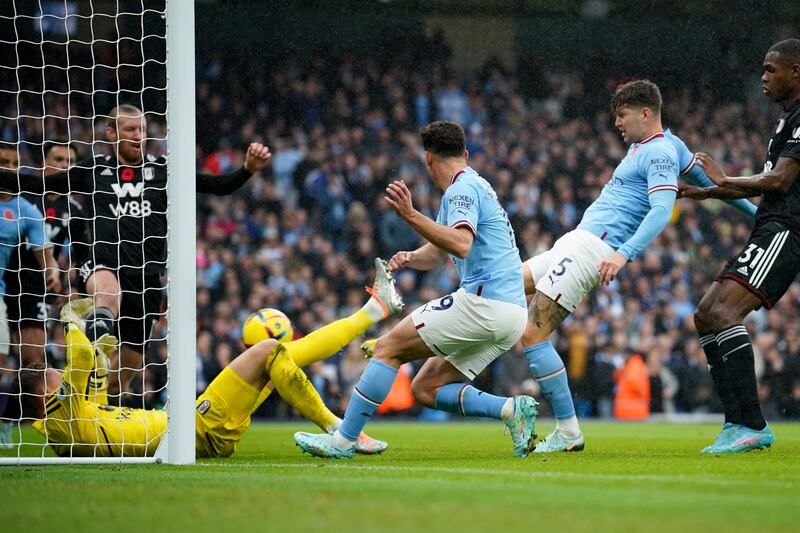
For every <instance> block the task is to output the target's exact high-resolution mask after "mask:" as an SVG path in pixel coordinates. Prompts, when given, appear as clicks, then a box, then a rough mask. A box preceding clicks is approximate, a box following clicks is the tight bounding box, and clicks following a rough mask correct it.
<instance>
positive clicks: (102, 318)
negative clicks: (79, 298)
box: [86, 307, 115, 342]
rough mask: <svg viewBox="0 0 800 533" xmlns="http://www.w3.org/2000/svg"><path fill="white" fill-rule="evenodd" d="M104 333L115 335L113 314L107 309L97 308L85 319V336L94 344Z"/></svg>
mask: <svg viewBox="0 0 800 533" xmlns="http://www.w3.org/2000/svg"><path fill="white" fill-rule="evenodd" d="M106 333H108V334H109V335H114V334H115V328H114V313H112V312H111V309H109V308H108V307H98V308H96V309H95V310H94V312H93V313H91V314H90V315H89V316H88V317H86V336H87V337H89V340H90V341H92V342H94V341H96V340H97V339H99V338H100V337H102V336H103V335H104V334H106Z"/></svg>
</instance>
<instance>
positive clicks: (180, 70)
mask: <svg viewBox="0 0 800 533" xmlns="http://www.w3.org/2000/svg"><path fill="white" fill-rule="evenodd" d="M9 1H10V2H11V3H12V4H14V16H13V18H14V20H13V22H14V23H15V24H16V23H17V22H18V20H17V19H18V18H22V17H24V18H26V19H28V20H27V21H25V24H39V25H40V26H42V25H43V24H44V18H43V17H41V16H40V19H41V20H38V21H37V20H36V17H33V16H30V14H26V15H17V10H16V6H17V5H22V3H21V2H20V0H9ZM17 2H20V4H17ZM95 2H96V3H97V4H98V5H99V4H102V5H103V6H104V8H106V9H109V6H112V8H113V6H116V10H117V16H119V15H126V16H131V15H133V16H135V15H136V14H137V13H140V14H142V16H144V14H145V13H149V14H150V15H153V14H154V13H157V14H159V15H160V16H162V17H165V18H166V126H167V132H168V133H167V135H166V152H167V172H168V184H167V191H168V209H167V220H168V229H167V245H168V255H167V278H166V279H167V285H166V288H167V297H168V307H167V332H168V333H167V336H166V340H167V346H168V356H167V361H166V368H167V377H166V381H167V384H166V390H167V395H166V396H167V398H168V401H167V402H166V405H165V409H166V411H167V413H168V419H169V423H168V430H167V433H166V434H165V436H164V437H163V438H162V440H161V442H160V444H159V447H158V450H157V452H156V453H155V455H154V456H152V457H54V456H52V457H51V456H48V455H47V454H45V453H44V451H43V448H42V451H40V452H38V453H37V454H36V456H34V457H30V456H23V455H24V454H22V453H16V455H13V454H10V453H5V454H2V456H0V465H31V464H33V465H36V464H108V463H114V464H119V463H132V464H142V463H170V464H193V463H194V462H195V405H194V404H195V392H196V370H195V366H196V338H195V320H196V318H195V317H196V293H195V291H196V274H195V249H196V243H195V229H196V228H195V220H196V211H195V206H196V200H195V175H196V168H195V83H194V76H195V52H194V49H195V46H194V1H193V0H165V4H163V5H164V6H165V7H164V8H163V9H164V10H165V11H164V12H162V11H160V9H161V8H159V10H158V11H156V10H153V9H150V7H151V2H148V0H141V1H140V2H136V4H138V9H136V11H137V13H124V12H123V11H122V10H123V9H124V8H125V6H129V5H131V2H127V3H126V2H119V1H116V0H110V1H109V0H92V1H78V2H76V1H75V0H58V1H57V2H54V1H52V0H39V1H38V2H25V4H26V5H31V4H37V3H38V4H39V13H43V12H44V8H43V6H49V8H52V7H53V6H55V7H56V8H58V9H60V7H59V4H60V5H63V6H64V13H63V15H60V14H59V13H55V14H53V13H50V14H48V19H47V21H48V23H50V24H53V23H54V24H61V25H63V26H64V28H67V27H68V25H69V23H70V20H72V21H75V20H76V18H77V19H78V20H79V21H80V23H83V22H85V21H86V20H88V19H91V18H92V17H94V16H95V6H94V5H93V4H94V3H95ZM70 4H72V5H80V7H81V9H82V10H83V12H82V13H81V14H80V15H78V16H77V17H76V18H72V19H71V18H70V17H75V15H74V14H70V13H69V5H70ZM1 15H2V14H1V13H0V16H1ZM101 16H102V17H110V15H108V14H103V15H101ZM4 18H6V19H8V18H10V17H4ZM88 23H89V24H90V25H91V24H92V22H91V21H89V22H88ZM113 23H114V24H117V22H116V20H114V21H113ZM142 25H144V23H143V22H142ZM143 27H144V26H143ZM142 31H143V30H142ZM65 33H66V40H67V43H69V40H70V38H71V37H70V35H69V33H70V30H68V29H65ZM42 36H43V39H44V33H42ZM92 37H93V40H92V44H94V28H92ZM14 38H15V37H14V35H11V36H10V37H9V36H2V37H0V40H5V41H3V42H4V43H6V44H8V43H9V39H11V40H12V41H13V39H14ZM126 38H127V37H126ZM17 39H18V43H19V39H20V38H19V37H17ZM98 41H100V40H98ZM43 42H44V41H43ZM106 42H107V41H106ZM27 44H31V43H27ZM81 44H86V43H81ZM67 48H68V46H67ZM67 55H69V54H67ZM42 58H44V53H42ZM92 59H94V51H93V52H92ZM17 60H18V61H19V57H18V58H17ZM118 60H119V64H120V66H122V63H123V59H122V58H119V59H118ZM67 61H69V58H67ZM148 61H149V60H144V61H143V63H142V65H141V68H142V79H144V68H145V66H146V64H147V62H148ZM67 65H68V66H69V63H67ZM127 66H130V65H127ZM56 68H63V67H56ZM93 71H94V67H92V72H93ZM67 77H68V78H69V76H67ZM42 78H43V79H44V74H43V75H42ZM18 79H19V78H18ZM117 81H118V83H119V77H118V79H117ZM3 89H8V87H6V88H3ZM81 89H83V90H85V91H88V90H89V89H88V88H83V87H81ZM16 90H17V93H18V94H19V93H20V92H24V91H25V88H24V87H17V88H16ZM37 90H38V88H34V89H33V91H29V92H34V93H35V92H36V91H37ZM118 90H120V91H122V90H123V87H122V86H121V85H120V86H119V87H118ZM162 90H163V88H162ZM91 91H92V94H93V93H94V91H95V86H94V82H92V87H91ZM45 92H46V89H42V97H41V99H42V103H43V105H44V101H45V95H44V93H45ZM101 92H102V91H101ZM8 93H13V91H9V90H4V91H2V94H3V96H4V97H5V96H8ZM87 94H88V93H87ZM117 100H119V96H117ZM17 101H19V97H18V98H17ZM107 111H108V110H107V109H97V110H96V112H97V113H100V114H102V113H106V112H107ZM143 111H145V113H147V112H148V110H147V109H144V110H143ZM70 113H71V112H70ZM35 114H36V113H33V115H35ZM23 115H24V113H23V111H22V110H18V115H17V118H16V120H17V121H20V120H21V117H22V116H23ZM2 118H3V119H9V117H2ZM26 118H34V117H26ZM59 118H63V117H59ZM78 118H79V119H87V118H88V117H78ZM95 118H97V119H99V117H95ZM67 120H69V117H67ZM42 123H44V117H42ZM21 129H22V127H21V126H19V127H18V130H19V131H21ZM94 129H95V130H97V128H96V127H95V128H94ZM70 140H72V139H71V138H70ZM18 144H19V143H18ZM20 150H21V148H19V147H18V153H19V152H20ZM145 176H147V175H146V174H145ZM0 275H2V272H0ZM0 298H2V296H0ZM21 433H22V432H21V431H20V430H19V428H17V429H16V430H15V431H14V435H15V436H16V435H19V434H21ZM17 449H18V450H19V449H22V448H21V446H20V447H17ZM7 451H8V450H6V452H7Z"/></svg>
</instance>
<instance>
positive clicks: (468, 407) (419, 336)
mask: <svg viewBox="0 0 800 533" xmlns="http://www.w3.org/2000/svg"><path fill="white" fill-rule="evenodd" d="M421 137H422V146H423V148H424V149H425V163H426V166H427V169H428V172H429V174H430V175H431V177H432V178H433V182H434V184H435V185H436V186H437V187H438V188H440V189H441V190H442V191H443V192H444V194H443V196H442V201H441V207H440V208H439V215H438V216H437V217H436V221H435V222H434V221H433V220H431V219H429V218H427V217H426V216H425V215H423V214H422V213H420V212H419V211H417V210H416V209H414V207H413V205H412V201H411V193H410V191H409V190H408V188H407V187H406V185H405V183H403V182H402V181H395V182H393V183H391V184H390V185H389V187H387V189H386V192H387V195H388V196H387V201H388V202H389V204H390V205H391V206H392V208H394V210H395V212H397V214H398V216H400V218H402V219H403V220H405V221H406V222H407V223H408V224H409V225H410V226H411V227H412V228H414V230H416V231H417V233H419V234H420V235H421V236H423V237H424V238H425V239H427V241H428V242H427V243H426V244H425V245H423V246H422V247H420V248H418V249H416V250H414V251H411V252H407V251H403V252H398V253H396V254H395V255H394V257H392V259H391V260H390V261H389V268H390V269H391V270H398V269H400V268H405V267H407V268H413V269H416V270H430V269H432V268H434V267H435V266H437V265H439V264H441V263H442V262H444V261H447V258H448V256H449V257H450V259H451V260H452V261H453V263H454V264H455V266H456V270H458V275H459V278H460V283H459V289H458V290H457V291H456V292H454V293H452V294H449V295H447V296H445V297H443V298H437V299H435V300H432V301H430V302H428V303H426V304H425V305H423V306H421V307H418V308H417V309H416V310H414V312H412V313H411V314H410V315H408V316H406V317H405V318H404V319H403V320H402V321H401V322H400V323H399V324H397V325H396V326H395V327H394V328H392V330H391V331H390V332H389V333H387V334H386V335H384V336H383V337H381V338H379V339H378V342H377V344H376V345H375V350H374V352H373V357H372V359H371V360H370V362H369V364H368V365H367V368H366V369H365V370H364V373H363V374H362V375H361V378H360V379H359V381H358V384H357V385H356V387H355V390H354V391H353V394H352V396H351V397H350V403H349V405H348V406H347V411H346V412H345V415H344V421H343V422H342V425H341V427H340V428H339V429H338V430H337V431H336V432H335V433H333V434H311V433H303V432H299V433H296V434H295V442H296V443H297V444H298V446H300V447H301V448H302V449H303V450H304V451H307V452H310V453H312V454H314V455H317V456H320V457H331V458H349V457H352V456H353V454H354V453H355V447H356V442H357V438H358V435H359V434H360V433H361V431H362V429H363V428H364V425H365V424H366V423H367V421H368V420H369V418H370V416H372V414H373V413H374V412H375V410H376V409H377V408H378V406H379V405H380V404H381V403H382V402H383V401H384V400H385V399H386V396H387V395H388V394H389V390H390V389H391V388H392V384H393V383H394V380H395V377H396V376H397V370H398V368H399V367H400V365H402V364H403V363H407V362H409V361H415V360H417V359H427V361H425V364H424V365H423V366H422V368H421V369H420V371H419V373H418V374H417V375H416V377H415V378H414V381H413V382H412V384H411V390H412V392H413V393H414V398H415V399H416V400H417V402H419V403H420V404H422V405H424V406H426V407H432V408H435V409H439V410H443V411H448V412H450V413H461V414H462V415H464V416H484V417H491V418H495V419H497V420H502V421H503V422H504V423H505V425H506V426H507V427H508V428H509V430H510V431H511V437H512V439H513V441H514V455H516V456H518V457H525V456H527V455H528V453H529V452H530V449H531V447H532V445H533V439H534V438H535V435H534V423H535V419H536V407H535V405H536V401H535V400H534V399H533V398H531V397H530V396H515V397H513V398H506V397H500V396H494V395H492V394H488V393H486V392H483V391H479V390H478V389H476V388H475V387H473V386H471V385H469V384H467V383H464V381H465V380H466V381H472V380H473V379H475V378H476V377H478V374H480V373H481V371H483V369H484V368H486V366H488V365H489V363H491V362H492V361H494V360H495V359H496V358H497V357H499V356H500V355H502V354H503V353H504V352H506V351H507V350H509V349H510V348H511V347H512V346H513V345H514V344H516V342H517V341H518V340H519V336H520V335H521V334H522V331H523V329H524V328H525V323H526V313H525V308H526V301H525V294H524V292H523V286H522V274H521V272H520V269H521V262H520V259H519V250H517V246H516V243H515V240H514V231H513V230H512V229H511V224H510V223H509V221H508V217H507V216H506V212H505V211H504V210H503V207H502V206H501V205H500V202H499V201H498V200H497V195H496V194H495V192H494V190H492V187H491V185H489V183H488V182H487V181H486V180H485V179H483V178H482V177H481V176H480V175H478V173H477V172H475V170H473V169H472V168H470V167H469V166H467V158H468V156H469V154H468V153H467V150H466V148H465V135H464V130H463V129H462V128H461V126H459V125H458V124H456V123H455V122H449V121H437V122H433V123H432V124H429V125H428V126H426V127H425V128H423V129H422V131H421Z"/></svg>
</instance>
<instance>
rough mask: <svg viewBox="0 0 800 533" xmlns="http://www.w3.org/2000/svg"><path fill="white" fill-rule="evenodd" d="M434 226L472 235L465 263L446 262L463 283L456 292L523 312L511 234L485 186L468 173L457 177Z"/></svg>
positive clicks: (519, 268)
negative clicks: (450, 263)
mask: <svg viewBox="0 0 800 533" xmlns="http://www.w3.org/2000/svg"><path fill="white" fill-rule="evenodd" d="M436 222H437V223H439V224H442V225H444V226H450V227H453V228H459V227H467V228H469V230H470V231H472V233H473V235H475V240H474V241H473V242H472V248H471V249H470V251H469V254H467V257H466V258H464V259H460V258H458V257H455V256H452V255H451V256H450V258H451V259H452V260H453V263H455V266H456V270H457V271H458V277H459V279H460V280H461V281H460V283H459V287H462V288H463V289H464V290H465V291H467V292H470V293H472V294H477V295H478V296H482V297H484V298H489V299H491V300H499V301H501V302H509V303H513V304H517V305H520V306H522V307H525V308H527V306H528V304H527V301H526V300H525V286H524V282H523V280H522V261H521V260H520V258H519V250H518V249H517V244H516V240H515V238H514V230H513V229H512V228H511V222H509V220H508V215H507V214H506V212H505V210H504V209H503V206H501V205H500V201H499V200H498V199H497V194H496V193H495V192H494V190H493V189H492V186H491V185H489V182H487V181H486V180H485V179H483V178H482V177H481V176H479V175H478V173H477V172H475V170H473V169H472V168H470V167H466V168H464V170H462V171H460V172H458V173H456V175H455V176H453V181H452V183H451V185H450V186H449V187H448V188H447V190H446V191H445V193H444V195H443V196H442V204H441V206H440V207H439V214H438V215H437V217H436Z"/></svg>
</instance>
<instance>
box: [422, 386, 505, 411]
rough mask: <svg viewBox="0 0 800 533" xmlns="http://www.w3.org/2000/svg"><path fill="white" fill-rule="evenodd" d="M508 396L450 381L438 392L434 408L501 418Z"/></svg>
mask: <svg viewBox="0 0 800 533" xmlns="http://www.w3.org/2000/svg"><path fill="white" fill-rule="evenodd" d="M506 400H508V398H505V397H501V396H494V395H493V394H489V393H488V392H483V391H481V390H478V389H476V388H475V387H473V386H472V385H467V384H466V383H448V384H447V385H445V386H444V387H442V388H440V389H439V392H437V393H436V401H435V403H434V404H433V406H434V408H436V409H439V410H440V411H447V412H448V413H460V414H461V415H463V416H486V417H489V418H496V419H498V420H500V419H501V418H502V416H501V415H500V413H501V412H502V410H503V405H504V404H505V403H506Z"/></svg>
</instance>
